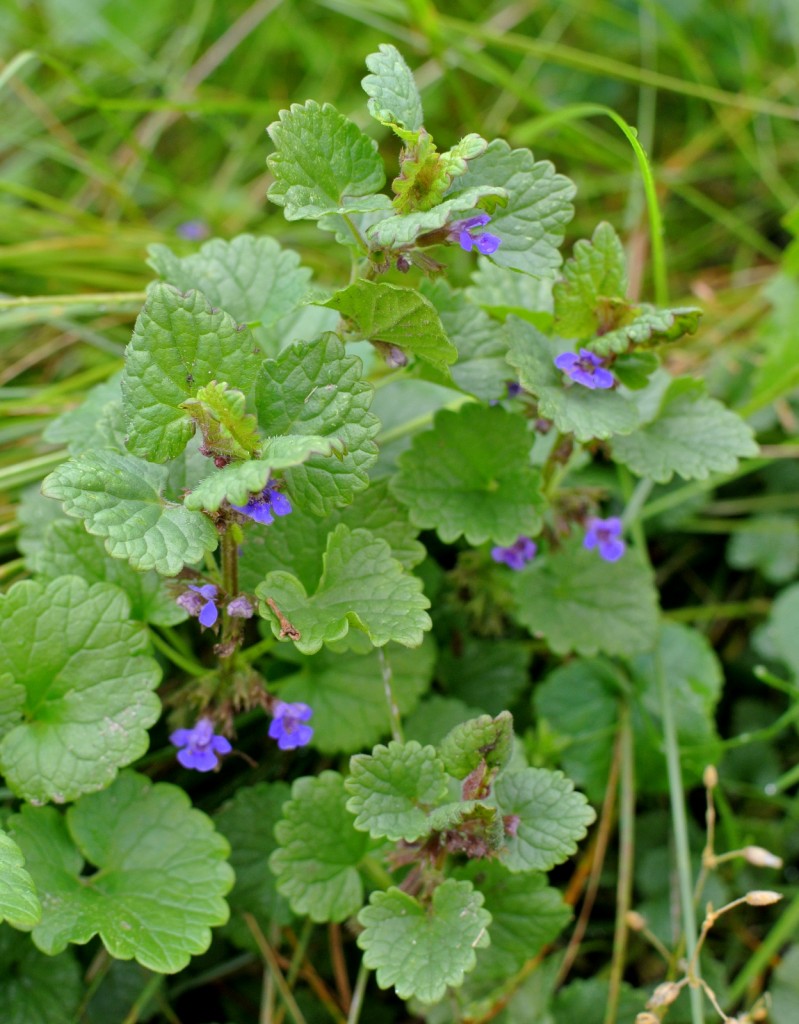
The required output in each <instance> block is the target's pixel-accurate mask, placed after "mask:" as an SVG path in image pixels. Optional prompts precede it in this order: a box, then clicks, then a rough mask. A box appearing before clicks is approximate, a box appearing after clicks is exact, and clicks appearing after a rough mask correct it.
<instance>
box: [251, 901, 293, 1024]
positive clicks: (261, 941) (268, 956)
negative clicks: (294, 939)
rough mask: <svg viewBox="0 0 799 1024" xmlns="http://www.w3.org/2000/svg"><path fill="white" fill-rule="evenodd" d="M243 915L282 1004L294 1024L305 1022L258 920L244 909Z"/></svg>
mask: <svg viewBox="0 0 799 1024" xmlns="http://www.w3.org/2000/svg"><path fill="white" fill-rule="evenodd" d="M243 916H244V923H245V924H246V925H247V927H248V928H249V930H250V934H251V935H252V937H253V939H255V944H256V946H257V947H258V950H259V952H260V953H261V956H262V957H263V958H264V962H265V963H266V965H267V967H268V968H269V970H270V972H271V973H272V976H273V978H274V979H275V985H276V986H277V990H278V992H279V993H280V998H281V999H282V1000H283V1004H284V1005H285V1007H286V1009H287V1010H288V1012H289V1014H290V1015H291V1018H292V1020H293V1021H294V1024H305V1017H304V1016H303V1015H302V1010H300V1008H299V1006H298V1005H297V1000H296V999H295V998H294V993H293V992H292V991H291V989H290V988H289V986H288V984H287V982H286V979H285V978H284V977H283V972H282V971H281V970H280V965H279V964H278V962H277V957H276V956H275V954H274V950H273V949H272V947H271V946H270V945H269V943H268V942H267V941H266V936H265V935H264V933H263V932H262V931H261V929H260V927H259V926H258V922H257V921H256V920H255V918H254V917H253V915H252V914H251V913H249V911H245V912H244V915H243Z"/></svg>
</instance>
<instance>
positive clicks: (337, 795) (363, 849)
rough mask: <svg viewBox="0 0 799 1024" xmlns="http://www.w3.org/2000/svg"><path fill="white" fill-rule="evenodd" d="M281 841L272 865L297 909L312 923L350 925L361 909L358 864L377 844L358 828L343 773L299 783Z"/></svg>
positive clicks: (280, 827) (280, 829)
mask: <svg viewBox="0 0 799 1024" xmlns="http://www.w3.org/2000/svg"><path fill="white" fill-rule="evenodd" d="M275 838H276V839H277V842H278V848H277V849H276V850H275V852H274V853H273V854H272V856H271V857H270V859H269V866H270V868H271V869H272V871H273V872H274V874H275V876H276V877H277V887H278V890H279V891H280V892H281V893H282V894H283V895H284V896H285V897H286V898H287V899H288V900H289V902H290V903H291V907H292V910H294V911H295V912H296V913H298V914H308V916H309V917H310V918H311V920H312V921H320V922H321V921H345V920H346V919H347V918H348V917H351V916H352V914H354V913H355V912H356V911H357V910H358V909H359V908H360V907H361V905H362V904H363V882H362V881H361V876H360V875H359V873H358V864H359V863H360V862H361V860H362V859H363V857H364V856H365V855H366V853H367V852H368V851H369V849H370V847H371V843H370V841H369V837H368V836H366V835H364V833H363V832H358V831H356V829H355V828H354V822H353V816H352V814H350V812H349V811H348V810H347V806H346V793H345V791H344V780H343V779H342V777H341V776H340V775H339V774H338V772H331V771H324V772H322V773H321V775H318V776H316V777H310V778H303V779H297V780H296V782H295V783H294V785H293V786H292V788H291V800H289V802H288V803H286V804H285V805H284V807H283V817H282V818H281V820H280V821H279V822H278V823H277V825H276V826H275Z"/></svg>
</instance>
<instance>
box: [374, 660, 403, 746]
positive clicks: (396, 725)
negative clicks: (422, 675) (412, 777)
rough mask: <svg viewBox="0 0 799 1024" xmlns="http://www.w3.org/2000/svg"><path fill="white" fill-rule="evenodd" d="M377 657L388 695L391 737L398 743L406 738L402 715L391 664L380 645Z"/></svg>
mask: <svg viewBox="0 0 799 1024" xmlns="http://www.w3.org/2000/svg"><path fill="white" fill-rule="evenodd" d="M377 657H378V659H379V660H380V672H381V674H382V676H383V690H384V692H385V695H386V704H387V705H388V717H389V721H390V722H391V737H392V739H395V740H396V741H397V743H402V742H404V739H405V737H404V736H403V732H402V719H401V716H400V710H399V706H398V705H397V698H396V697H395V695H394V687H393V685H392V680H393V672H392V671H391V665H390V664H389V660H388V658H387V657H386V653H385V649H384V648H382V647H378V649H377Z"/></svg>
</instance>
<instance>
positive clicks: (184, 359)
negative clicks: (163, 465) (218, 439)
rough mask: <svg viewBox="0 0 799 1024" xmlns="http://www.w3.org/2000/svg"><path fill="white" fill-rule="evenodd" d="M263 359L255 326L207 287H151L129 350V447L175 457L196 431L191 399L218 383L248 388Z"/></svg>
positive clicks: (162, 458)
mask: <svg viewBox="0 0 799 1024" xmlns="http://www.w3.org/2000/svg"><path fill="white" fill-rule="evenodd" d="M261 358H262V357H261V356H260V354H259V353H258V351H257V349H256V348H255V347H254V341H253V337H252V335H251V334H250V332H249V330H248V329H247V328H246V327H243V326H242V325H241V324H238V323H236V321H235V320H234V319H233V317H232V316H230V314H229V313H226V312H224V310H221V309H216V310H215V309H213V308H212V307H211V306H209V305H208V300H207V299H206V297H205V296H204V295H203V294H202V293H201V292H196V291H191V292H188V293H186V294H185V295H184V294H182V293H181V292H179V291H178V290H177V289H175V288H173V287H172V286H171V285H168V284H161V283H155V284H152V285H150V288H149V289H148V292H147V301H146V302H145V304H144V308H143V309H142V311H141V313H140V314H139V317H138V319H137V320H136V326H135V327H134V328H133V337H132V338H131V340H130V344H129V345H128V347H127V349H126V353H125V359H126V363H125V374H124V376H123V378H122V396H123V403H124V408H125V420H126V423H127V429H128V442H127V444H128V449H129V450H130V451H131V452H132V453H133V454H134V455H140V456H142V457H143V458H146V459H148V460H149V461H150V462H166V461H167V459H174V458H175V457H176V456H177V455H179V454H180V453H181V452H182V451H183V449H184V448H185V447H186V444H187V443H188V440H189V438H190V437H191V436H192V435H193V434H194V429H195V427H194V420H193V419H192V418H191V416H190V415H189V413H188V412H187V411H186V409H185V408H184V402H186V400H187V399H190V398H194V397H195V396H196V395H197V392H198V390H199V389H200V388H202V387H204V386H205V385H207V384H210V383H211V381H218V380H222V381H225V382H227V384H228V385H230V387H232V388H238V389H239V390H240V391H243V392H245V393H247V392H249V391H250V389H251V387H252V385H253V382H254V381H255V374H256V372H257V370H258V366H259V364H260V362H261Z"/></svg>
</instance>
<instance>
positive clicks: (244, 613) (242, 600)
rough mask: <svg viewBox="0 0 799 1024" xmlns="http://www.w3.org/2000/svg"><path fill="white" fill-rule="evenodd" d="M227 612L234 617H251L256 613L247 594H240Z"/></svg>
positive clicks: (228, 607)
mask: <svg viewBox="0 0 799 1024" xmlns="http://www.w3.org/2000/svg"><path fill="white" fill-rule="evenodd" d="M227 613H228V615H230V616H231V617H232V618H234V619H251V618H252V617H253V615H254V614H255V608H253V604H252V601H251V600H250V599H249V597H247V595H246V594H239V596H238V597H234V598H233V600H232V601H231V602H230V604H229V605H228V606H227Z"/></svg>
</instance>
